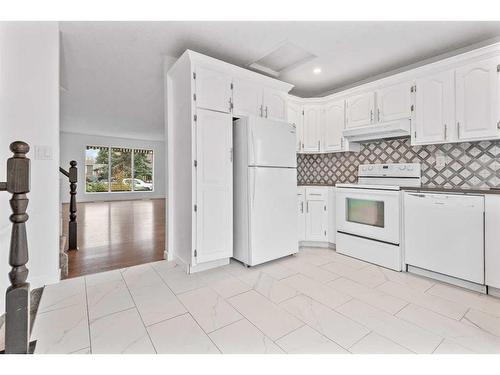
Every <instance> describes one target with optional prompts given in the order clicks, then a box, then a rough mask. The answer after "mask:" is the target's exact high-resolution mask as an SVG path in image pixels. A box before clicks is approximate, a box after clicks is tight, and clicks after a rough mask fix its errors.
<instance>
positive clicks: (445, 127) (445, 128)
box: [444, 124, 448, 140]
mask: <svg viewBox="0 0 500 375" xmlns="http://www.w3.org/2000/svg"><path fill="white" fill-rule="evenodd" d="M447 129H448V127H447V126H446V124H444V139H445V140H446V138H447V136H446V133H447V131H446V130H447Z"/></svg>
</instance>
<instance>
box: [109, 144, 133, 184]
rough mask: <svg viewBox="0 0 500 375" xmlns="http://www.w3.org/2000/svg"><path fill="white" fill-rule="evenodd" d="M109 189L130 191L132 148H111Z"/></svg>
mask: <svg viewBox="0 0 500 375" xmlns="http://www.w3.org/2000/svg"><path fill="white" fill-rule="evenodd" d="M111 191H132V150H131V149H129V148H116V147H113V148H111Z"/></svg>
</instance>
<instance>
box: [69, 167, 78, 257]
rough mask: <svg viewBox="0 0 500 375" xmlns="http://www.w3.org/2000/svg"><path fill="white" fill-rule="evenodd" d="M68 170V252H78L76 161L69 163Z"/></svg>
mask: <svg viewBox="0 0 500 375" xmlns="http://www.w3.org/2000/svg"><path fill="white" fill-rule="evenodd" d="M69 164H70V168H69V171H68V172H69V174H68V178H69V194H70V201H69V233H68V235H69V246H68V250H78V240H77V238H78V237H77V236H78V234H77V230H78V224H77V222H76V183H77V182H78V169H77V167H76V164H77V163H76V161H74V160H72V161H70V163H69Z"/></svg>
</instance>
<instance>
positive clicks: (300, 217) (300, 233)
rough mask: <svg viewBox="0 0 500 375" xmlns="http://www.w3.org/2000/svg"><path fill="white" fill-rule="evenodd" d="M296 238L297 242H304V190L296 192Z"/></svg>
mask: <svg viewBox="0 0 500 375" xmlns="http://www.w3.org/2000/svg"><path fill="white" fill-rule="evenodd" d="M297 237H298V239H299V242H301V241H305V240H306V188H305V187H299V188H298V190H297Z"/></svg>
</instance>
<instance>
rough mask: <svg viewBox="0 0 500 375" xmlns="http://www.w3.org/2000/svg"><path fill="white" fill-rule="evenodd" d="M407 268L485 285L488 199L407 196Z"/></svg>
mask: <svg viewBox="0 0 500 375" xmlns="http://www.w3.org/2000/svg"><path fill="white" fill-rule="evenodd" d="M404 257H405V263H406V264H407V265H411V266H415V267H418V268H422V269H425V270H429V271H433V272H438V273H441V274H444V275H448V276H452V277H456V278H459V279H462V280H467V281H472V282H474V283H478V284H484V197H483V196H477V195H464V194H441V193H420V192H415V193H413V192H405V193H404Z"/></svg>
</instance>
